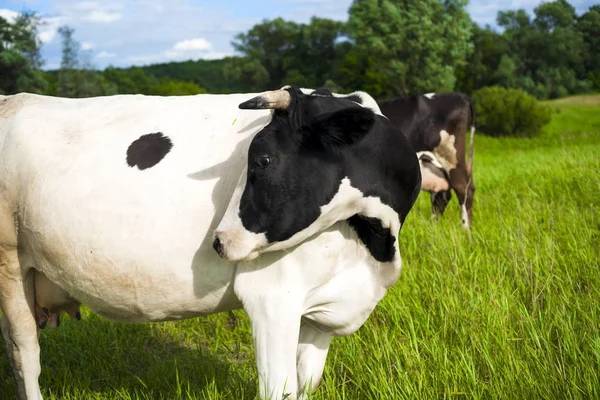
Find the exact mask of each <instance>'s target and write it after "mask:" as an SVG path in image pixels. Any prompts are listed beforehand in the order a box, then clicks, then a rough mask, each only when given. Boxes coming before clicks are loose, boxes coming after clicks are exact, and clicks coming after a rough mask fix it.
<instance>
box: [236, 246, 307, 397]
mask: <svg viewBox="0 0 600 400" xmlns="http://www.w3.org/2000/svg"><path fill="white" fill-rule="evenodd" d="M264 258H265V259H268V256H267V257H264ZM289 272H291V271H290V269H289V268H288V269H287V270H286V269H278V268H275V266H267V267H263V268H260V265H253V264H245V265H243V266H238V270H237V274H236V278H235V283H234V291H235V294H236V295H237V296H238V298H239V299H240V301H241V302H242V304H243V306H244V309H245V310H246V313H247V314H248V317H249V319H250V324H251V326H252V338H253V340H254V352H255V355H256V366H257V369H258V383H259V388H258V389H259V393H260V397H261V399H273V400H281V399H295V398H296V396H297V391H298V381H297V375H296V349H297V348H298V336H299V332H300V319H301V317H302V311H303V302H304V298H305V293H304V292H303V291H302V289H301V285H299V284H298V281H299V280H298V279H297V278H296V277H294V276H293V275H291V276H287V275H288V273H289Z"/></svg>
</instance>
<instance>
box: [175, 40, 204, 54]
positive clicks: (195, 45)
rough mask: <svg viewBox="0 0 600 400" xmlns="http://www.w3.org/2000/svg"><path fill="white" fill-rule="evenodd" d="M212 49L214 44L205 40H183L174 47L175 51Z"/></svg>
mask: <svg viewBox="0 0 600 400" xmlns="http://www.w3.org/2000/svg"><path fill="white" fill-rule="evenodd" d="M211 48H212V44H211V43H210V42H209V41H208V40H206V39H204V38H196V39H187V40H182V41H181V42H177V43H175V45H174V46H173V50H175V51H190V50H210V49H211Z"/></svg>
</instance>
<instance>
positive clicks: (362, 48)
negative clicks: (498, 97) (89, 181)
mask: <svg viewBox="0 0 600 400" xmlns="http://www.w3.org/2000/svg"><path fill="white" fill-rule="evenodd" d="M466 5H467V1H466V0H443V1H440V0H419V1H417V0H408V1H402V2H400V1H394V0H379V1H374V0H355V1H354V2H353V3H352V5H351V7H350V9H349V11H348V19H347V21H344V22H342V21H334V20H329V19H323V18H318V17H313V18H312V19H311V21H310V22H309V23H306V24H302V23H296V22H292V21H286V20H283V19H281V18H277V19H273V20H264V21H262V22H261V23H259V24H257V25H255V26H253V27H252V28H251V29H250V30H248V31H247V32H242V33H239V34H238V35H236V36H235V37H234V39H233V41H232V45H233V47H234V49H235V50H236V52H237V54H239V55H237V56H233V57H226V58H224V59H220V60H189V61H185V62H170V63H162V64H153V65H147V66H142V67H131V68H114V67H108V68H106V69H104V70H102V71H99V70H96V69H95V68H94V66H93V64H92V63H91V61H90V57H89V54H87V53H85V52H82V51H80V46H79V43H78V41H77V38H76V35H77V33H76V32H75V31H74V30H73V29H72V28H70V27H69V26H62V27H61V28H60V29H59V34H60V37H61V40H62V48H63V55H62V62H61V67H60V69H59V70H56V71H43V70H42V67H43V60H42V59H41V56H40V46H41V44H40V40H39V38H38V29H39V24H40V21H41V20H40V17H39V15H37V14H36V13H35V12H32V11H26V12H23V13H22V14H21V15H20V16H19V17H18V18H17V19H16V20H15V21H14V22H13V23H9V22H8V21H6V20H5V19H3V18H1V17H0V93H4V94H12V93H18V92H31V93H41V94H48V95H55V96H65V97H90V96H100V95H113V94H126V93H141V94H154V95H187V94H197V93H232V92H259V91H263V90H269V89H274V88H279V87H281V86H283V85H286V84H292V85H298V86H302V87H312V88H316V87H320V86H327V87H329V88H330V89H332V90H334V91H337V92H350V91H354V90H365V91H367V92H368V93H370V94H371V95H372V96H373V97H375V98H377V99H383V98H389V97H397V96H402V95H408V94H411V93H418V92H434V91H435V92H447V91H453V90H456V91H463V92H466V93H469V94H471V93H473V92H474V91H476V90H478V89H480V88H483V87H487V86H501V87H504V88H515V89H522V90H524V91H526V92H527V93H529V94H531V95H533V96H535V97H536V98H538V99H552V98H559V97H564V96H567V95H571V94H578V93H586V92H592V91H598V90H600V51H599V49H600V5H594V6H592V7H590V8H589V10H587V11H586V12H585V13H583V14H581V15H577V14H576V12H575V8H574V7H573V6H572V5H571V4H570V3H569V2H568V1H566V0H555V1H552V2H547V3H542V4H540V5H539V6H538V7H536V8H535V9H534V13H533V15H529V14H527V12H526V11H524V10H522V9H520V10H506V11H500V12H499V13H498V15H497V24H498V26H499V27H500V28H501V29H500V30H499V31H496V30H494V29H492V28H491V27H490V26H486V27H480V26H478V25H477V24H476V23H474V22H473V21H472V20H471V18H470V16H469V15H468V13H467V12H466V11H465V6H466Z"/></svg>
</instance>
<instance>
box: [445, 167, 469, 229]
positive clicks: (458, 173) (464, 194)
mask: <svg viewBox="0 0 600 400" xmlns="http://www.w3.org/2000/svg"><path fill="white" fill-rule="evenodd" d="M450 182H451V184H452V188H453V189H454V192H455V193H456V196H457V197H458V204H459V205H460V209H461V216H462V224H463V226H464V227H465V228H466V229H467V231H469V233H470V232H471V221H472V215H473V196H474V194H475V185H474V183H473V177H470V176H468V175H467V169H466V168H465V166H464V164H459V165H458V167H457V168H454V169H453V170H451V171H450Z"/></svg>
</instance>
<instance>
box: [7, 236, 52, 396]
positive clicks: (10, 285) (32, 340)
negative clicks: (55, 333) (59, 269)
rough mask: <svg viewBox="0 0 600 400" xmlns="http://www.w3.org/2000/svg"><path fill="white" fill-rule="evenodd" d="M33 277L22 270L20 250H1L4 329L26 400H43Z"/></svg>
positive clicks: (19, 386) (8, 352) (14, 369)
mask: <svg viewBox="0 0 600 400" xmlns="http://www.w3.org/2000/svg"><path fill="white" fill-rule="evenodd" d="M33 286H34V285H33V274H32V273H31V271H30V273H27V272H23V271H21V267H20V265H19V259H18V255H17V250H16V249H15V248H11V249H4V248H2V247H0V307H1V308H2V318H0V327H1V329H2V335H3V336H4V342H5V344H6V349H7V355H8V358H9V361H10V363H11V366H12V367H13V372H14V375H15V378H16V380H17V388H18V391H19V396H20V398H21V399H23V400H25V399H26V400H41V398H42V395H41V393H40V388H39V383H38V377H39V375H40V370H41V369H40V346H39V344H38V338H37V326H36V323H35V318H34V302H35V298H34V297H35V295H34V287H33Z"/></svg>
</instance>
